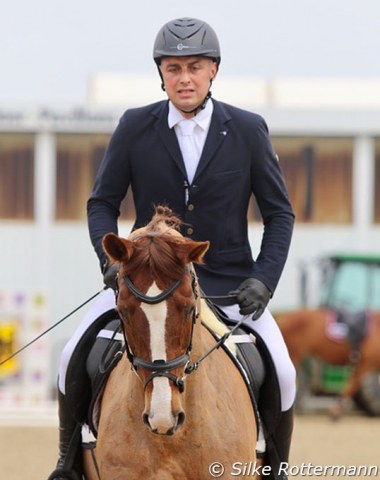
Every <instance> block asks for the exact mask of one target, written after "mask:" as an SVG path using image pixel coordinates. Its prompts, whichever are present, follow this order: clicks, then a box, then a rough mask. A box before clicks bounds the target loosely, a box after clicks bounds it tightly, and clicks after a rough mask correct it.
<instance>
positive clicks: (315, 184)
mask: <svg viewBox="0 0 380 480" xmlns="http://www.w3.org/2000/svg"><path fill="white" fill-rule="evenodd" d="M273 144H274V147H275V150H276V152H277V154H278V156H279V158H280V165H281V168H282V170H283V172H284V176H285V181H286V184H287V188H288V191H289V196H290V200H291V203H292V205H293V209H294V212H295V215H296V219H297V221H298V222H304V223H318V224H323V223H334V224H348V223H350V222H351V221H352V157H353V153H352V152H353V142H352V139H349V138H316V137H310V138H307V137H303V138H285V137H277V138H273Z"/></svg>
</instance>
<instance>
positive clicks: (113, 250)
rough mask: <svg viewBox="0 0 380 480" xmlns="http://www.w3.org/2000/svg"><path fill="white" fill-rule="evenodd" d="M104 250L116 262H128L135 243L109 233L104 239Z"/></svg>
mask: <svg viewBox="0 0 380 480" xmlns="http://www.w3.org/2000/svg"><path fill="white" fill-rule="evenodd" d="M102 245H103V250H104V251H105V252H106V254H107V255H108V256H109V257H110V259H111V260H113V261H115V262H122V261H128V260H129V259H130V258H131V256H132V253H133V248H134V246H133V242H131V241H130V240H127V239H126V238H121V237H118V236H117V235H115V234H114V233H107V235H104V237H103V242H102Z"/></svg>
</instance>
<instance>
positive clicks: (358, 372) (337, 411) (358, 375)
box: [330, 361, 371, 418]
mask: <svg viewBox="0 0 380 480" xmlns="http://www.w3.org/2000/svg"><path fill="white" fill-rule="evenodd" d="M370 370H371V368H370V367H369V365H368V364H367V363H366V362H363V361H359V363H358V365H357V367H356V368H355V370H354V372H353V374H352V375H351V377H350V379H349V380H348V382H347V385H346V386H345V388H344V389H343V391H342V393H341V395H340V398H339V401H338V404H337V405H336V406H334V407H333V408H332V409H331V410H330V414H331V415H332V416H333V417H334V418H339V417H341V416H342V415H343V414H344V412H345V411H346V410H347V408H348V406H349V404H350V401H351V400H352V398H353V397H354V395H355V394H356V393H357V392H358V390H359V388H360V385H361V383H362V380H363V378H364V375H365V374H366V373H368V372H369V371H370Z"/></svg>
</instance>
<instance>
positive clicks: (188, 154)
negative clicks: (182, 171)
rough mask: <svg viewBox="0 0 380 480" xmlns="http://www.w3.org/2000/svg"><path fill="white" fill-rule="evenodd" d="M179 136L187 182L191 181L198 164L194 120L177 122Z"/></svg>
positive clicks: (198, 154)
mask: <svg viewBox="0 0 380 480" xmlns="http://www.w3.org/2000/svg"><path fill="white" fill-rule="evenodd" d="M178 126H179V131H180V138H179V144H180V148H181V152H182V156H183V161H184V163H185V168H186V172H187V179H188V181H189V184H191V182H192V181H193V178H194V175H195V171H196V169H197V166H198V162H199V157H200V153H199V152H198V148H197V144H196V141H195V137H194V128H195V127H196V123H195V122H194V120H191V119H190V120H188V119H185V120H181V121H180V123H179V125H178Z"/></svg>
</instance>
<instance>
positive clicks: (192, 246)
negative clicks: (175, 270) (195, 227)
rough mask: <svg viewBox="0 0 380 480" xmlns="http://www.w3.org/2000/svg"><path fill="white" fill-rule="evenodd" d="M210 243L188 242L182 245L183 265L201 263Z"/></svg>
mask: <svg viewBox="0 0 380 480" xmlns="http://www.w3.org/2000/svg"><path fill="white" fill-rule="evenodd" d="M209 246H210V242H194V241H193V240H188V241H187V242H186V243H185V244H183V247H184V248H183V250H182V255H181V256H182V260H183V261H184V262H185V263H202V260H203V256H204V254H205V253H206V252H207V250H208V248H209Z"/></svg>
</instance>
